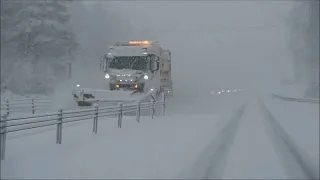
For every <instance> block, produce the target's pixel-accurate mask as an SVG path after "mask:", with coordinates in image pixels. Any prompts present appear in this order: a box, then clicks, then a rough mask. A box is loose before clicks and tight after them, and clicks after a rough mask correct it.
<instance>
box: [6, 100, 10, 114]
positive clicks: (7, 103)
mask: <svg viewBox="0 0 320 180" xmlns="http://www.w3.org/2000/svg"><path fill="white" fill-rule="evenodd" d="M6 106H7V115H8V116H9V114H10V104H9V99H7V101H6Z"/></svg>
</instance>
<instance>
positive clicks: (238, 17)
mask: <svg viewBox="0 0 320 180" xmlns="http://www.w3.org/2000/svg"><path fill="white" fill-rule="evenodd" d="M79 2H82V3H74V5H73V7H71V10H72V13H73V15H76V16H73V22H74V29H75V30H76V32H77V33H78V34H77V35H78V38H79V41H80V44H81V48H82V49H81V50H80V51H79V54H78V55H77V59H76V61H77V62H76V63H74V64H73V67H72V81H71V82H69V81H68V82H66V83H63V84H64V85H61V87H63V88H65V87H66V86H65V84H68V88H67V89H68V91H62V90H59V91H56V92H57V93H56V96H63V97H68V96H69V95H70V94H71V93H70V91H71V90H72V89H73V88H74V87H75V86H76V84H81V86H83V87H90V88H106V83H105V80H104V78H103V74H102V73H101V72H100V71H99V58H100V56H102V55H103V54H104V53H106V51H107V47H108V46H109V45H111V44H112V43H113V42H114V41H117V40H129V39H151V40H158V41H160V42H161V43H162V44H163V46H164V47H166V48H169V49H170V50H171V52H172V76H173V83H174V92H175V97H177V96H180V98H179V99H185V98H188V97H192V96H197V97H198V98H199V99H205V98H206V97H207V96H208V95H209V93H210V92H211V91H212V90H217V89H220V88H241V89H244V90H246V91H251V92H258V91H261V90H263V91H272V89H274V88H276V87H275V86H276V84H277V83H278V81H280V80H281V79H283V78H291V77H292V76H293V75H292V72H293V67H292V57H291V52H290V51H289V50H288V35H287V33H288V31H289V30H288V27H287V26H286V23H285V18H287V16H288V14H289V11H290V10H291V9H292V4H293V3H292V2H290V1H199V2H198V1H185V2H182V1H179V2H178V1H172V2H169V1H162V2H161V1H136V2H133V1H125V2H121V1H79ZM81 4H82V8H79V7H78V6H80V5H81ZM72 8H73V9H72ZM104 10H105V11H104ZM60 89H61V88H60ZM61 93H62V94H61ZM70 99H71V98H70ZM70 99H68V100H67V99H66V100H65V101H66V102H67V101H69V100H70ZM185 100H187V99H185Z"/></svg>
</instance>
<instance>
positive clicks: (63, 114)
mask: <svg viewBox="0 0 320 180" xmlns="http://www.w3.org/2000/svg"><path fill="white" fill-rule="evenodd" d="M159 107H161V108H162V115H163V116H164V115H165V109H166V101H165V95H164V94H163V95H162V100H161V101H152V102H145V103H142V102H137V103H135V104H123V103H119V104H118V105H117V106H107V107H106V106H103V107H99V106H98V105H95V106H94V107H91V108H87V109H76V110H63V109H60V110H59V111H58V112H52V113H41V114H32V115H28V116H25V115H24V116H9V115H8V114H6V115H4V116H2V117H1V121H0V123H1V126H0V136H1V138H0V139H1V160H4V157H5V147H6V139H7V133H13V132H17V131H24V130H29V129H35V128H41V127H47V126H53V125H56V126H57V133H56V143H57V144H61V143H62V127H63V124H66V123H72V122H77V121H85V120H93V132H94V133H95V134H97V132H98V120H99V118H103V117H117V119H118V128H121V126H122V116H123V114H124V113H135V115H136V121H137V122H140V116H141V112H142V111H145V110H148V111H149V113H150V114H149V115H150V116H151V117H152V119H153V117H154V114H155V108H159Z"/></svg>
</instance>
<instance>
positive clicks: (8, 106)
mask: <svg viewBox="0 0 320 180" xmlns="http://www.w3.org/2000/svg"><path fill="white" fill-rule="evenodd" d="M49 107H51V101H50V99H38V98H23V99H6V100H5V101H1V108H0V110H1V114H2V115H3V114H6V115H11V114H13V113H15V112H30V113H32V114H35V113H37V111H38V110H44V109H48V108H49Z"/></svg>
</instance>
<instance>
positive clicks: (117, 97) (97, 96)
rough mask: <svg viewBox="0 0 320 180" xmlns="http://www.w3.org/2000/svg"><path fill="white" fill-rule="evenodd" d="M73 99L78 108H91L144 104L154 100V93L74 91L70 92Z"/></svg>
mask: <svg viewBox="0 0 320 180" xmlns="http://www.w3.org/2000/svg"><path fill="white" fill-rule="evenodd" d="M72 94H73V97H74V98H75V100H76V101H77V103H78V106H92V105H93V104H94V103H98V104H99V105H110V104H114V105H115V104H117V103H120V102H121V103H134V102H139V101H140V102H145V101H149V100H151V99H152V98H156V96H157V94H156V92H155V91H149V92H147V93H140V92H134V91H121V90H114V91H110V90H99V89H86V88H81V89H76V90H74V91H73V92H72Z"/></svg>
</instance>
